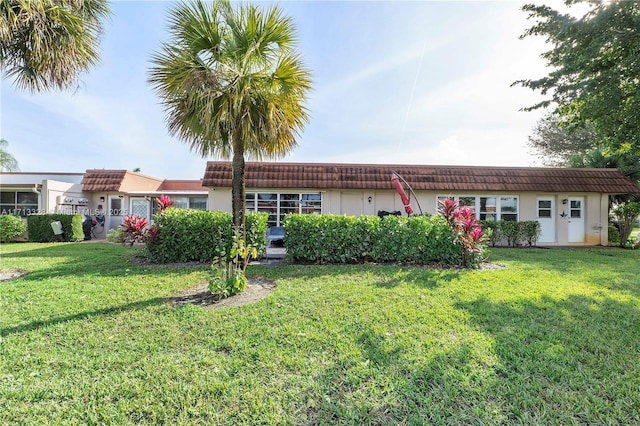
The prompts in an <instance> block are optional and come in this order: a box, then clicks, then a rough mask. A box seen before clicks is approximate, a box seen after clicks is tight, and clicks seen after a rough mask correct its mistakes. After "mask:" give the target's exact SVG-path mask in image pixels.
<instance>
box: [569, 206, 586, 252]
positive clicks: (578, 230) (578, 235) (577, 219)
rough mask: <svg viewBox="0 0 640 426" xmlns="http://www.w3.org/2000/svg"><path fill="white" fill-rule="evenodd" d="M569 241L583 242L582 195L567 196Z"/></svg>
mask: <svg viewBox="0 0 640 426" xmlns="http://www.w3.org/2000/svg"><path fill="white" fill-rule="evenodd" d="M569 242H570V243H584V197H571V198H569Z"/></svg>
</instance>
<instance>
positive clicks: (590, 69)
mask: <svg viewBox="0 0 640 426" xmlns="http://www.w3.org/2000/svg"><path fill="white" fill-rule="evenodd" d="M581 2H588V3H589V5H590V10H589V12H588V13H586V14H585V15H584V16H582V17H574V16H572V15H571V14H569V13H561V12H559V11H557V10H554V9H552V8H551V7H549V6H544V5H534V4H527V5H525V6H523V10H524V11H525V12H528V14H529V19H534V20H535V24H534V25H533V26H532V27H531V28H529V29H528V30H527V31H526V32H525V33H524V34H523V35H522V37H529V36H542V37H545V38H546V40H547V42H548V43H549V44H551V45H552V48H551V50H549V51H547V52H545V53H544V54H543V55H542V57H543V58H544V59H545V60H546V62H547V65H549V66H550V67H551V68H552V71H550V72H549V74H548V75H547V76H546V77H542V78H539V79H530V80H518V81H516V82H515V83H514V84H515V85H521V86H524V87H528V88H530V89H532V90H536V91H539V92H540V93H541V94H542V95H545V96H547V99H545V100H544V101H542V102H539V103H537V104H535V105H533V106H530V107H528V108H525V110H533V109H537V108H543V107H549V106H551V107H552V108H553V111H554V112H555V113H557V114H558V115H559V116H560V117H561V118H562V122H563V123H570V124H580V125H586V124H588V125H590V126H591V127H592V128H593V129H594V131H595V132H596V133H597V134H598V135H599V136H600V137H599V139H598V146H599V147H600V148H602V150H603V152H604V153H605V154H606V155H609V154H613V153H618V154H625V153H638V152H640V132H638V117H640V96H638V92H639V91H640V80H639V79H638V75H640V55H639V53H640V37H638V32H639V30H640V3H639V2H635V1H610V2H595V1H590V0H566V1H565V3H566V4H567V5H572V4H574V3H581Z"/></svg>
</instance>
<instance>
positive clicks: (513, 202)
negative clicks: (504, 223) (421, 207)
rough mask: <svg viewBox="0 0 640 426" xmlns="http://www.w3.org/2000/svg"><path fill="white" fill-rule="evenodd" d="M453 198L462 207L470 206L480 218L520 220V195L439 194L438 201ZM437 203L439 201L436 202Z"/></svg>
mask: <svg viewBox="0 0 640 426" xmlns="http://www.w3.org/2000/svg"><path fill="white" fill-rule="evenodd" d="M447 198H453V199H454V200H455V201H457V202H458V205H459V206H460V207H469V208H471V209H472V210H473V212H474V213H475V214H476V217H477V218H478V219H479V220H508V221H513V222H516V221H517V220H518V197H517V196H511V195H509V196H500V197H498V196H495V195H489V196H486V195H483V196H480V195H438V198H437V199H438V201H444V200H445V199H447ZM436 204H437V203H436Z"/></svg>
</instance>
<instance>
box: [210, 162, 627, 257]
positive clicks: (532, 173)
mask: <svg viewBox="0 0 640 426" xmlns="http://www.w3.org/2000/svg"><path fill="white" fill-rule="evenodd" d="M393 171H395V172H397V173H398V174H399V175H400V176H402V177H403V178H404V179H405V180H406V181H407V182H408V183H409V184H410V185H411V187H412V189H413V190H414V191H415V194H416V196H417V200H418V203H416V202H415V200H414V199H413V198H412V205H413V208H414V210H416V211H417V212H419V211H418V204H419V206H420V207H421V209H422V212H423V213H429V214H435V213H436V211H437V202H438V199H442V198H445V197H454V198H456V199H457V200H458V201H459V203H460V204H461V205H466V206H469V207H471V208H472V209H474V211H475V212H476V215H477V217H478V218H479V219H484V220H501V219H502V220H514V221H523V220H537V221H539V222H540V224H541V225H542V235H541V236H540V239H539V244H540V245H549V246H552V245H598V244H602V245H606V244H607V242H608V235H607V224H608V217H609V211H608V206H609V195H613V194H626V193H638V192H640V189H639V188H638V187H637V186H636V185H635V184H633V182H631V180H629V179H627V178H626V177H624V176H623V175H622V174H621V173H620V172H619V171H618V170H616V169H565V168H562V169H560V168H529V167H472V166H406V165H405V166H390V165H374V164H313V163H306V164H305V163H297V164H294V163H251V162H249V163H246V166H245V178H246V193H247V197H246V206H247V210H248V211H264V212H267V213H269V225H271V226H276V225H280V224H281V222H282V219H283V218H284V216H285V215H286V214H289V213H303V214H304V213H315V214H319V213H325V214H326V213H332V214H346V215H375V214H377V212H378V211H379V210H385V211H395V210H400V211H403V210H404V209H403V205H402V202H401V200H400V197H399V196H398V195H397V193H396V192H395V189H394V186H393V184H392V182H391V173H392V172H393ZM203 185H204V186H205V187H208V188H209V208H210V209H212V210H222V211H231V163H229V162H208V163H207V168H206V172H205V176H204V179H203Z"/></svg>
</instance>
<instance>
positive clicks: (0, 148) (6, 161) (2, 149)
mask: <svg viewBox="0 0 640 426" xmlns="http://www.w3.org/2000/svg"><path fill="white" fill-rule="evenodd" d="M8 147H9V142H7V141H6V140H5V139H0V171H3V172H15V171H18V170H19V169H18V161H17V160H16V159H15V158H14V157H13V155H11V154H10V153H9V151H7V148H8Z"/></svg>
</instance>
